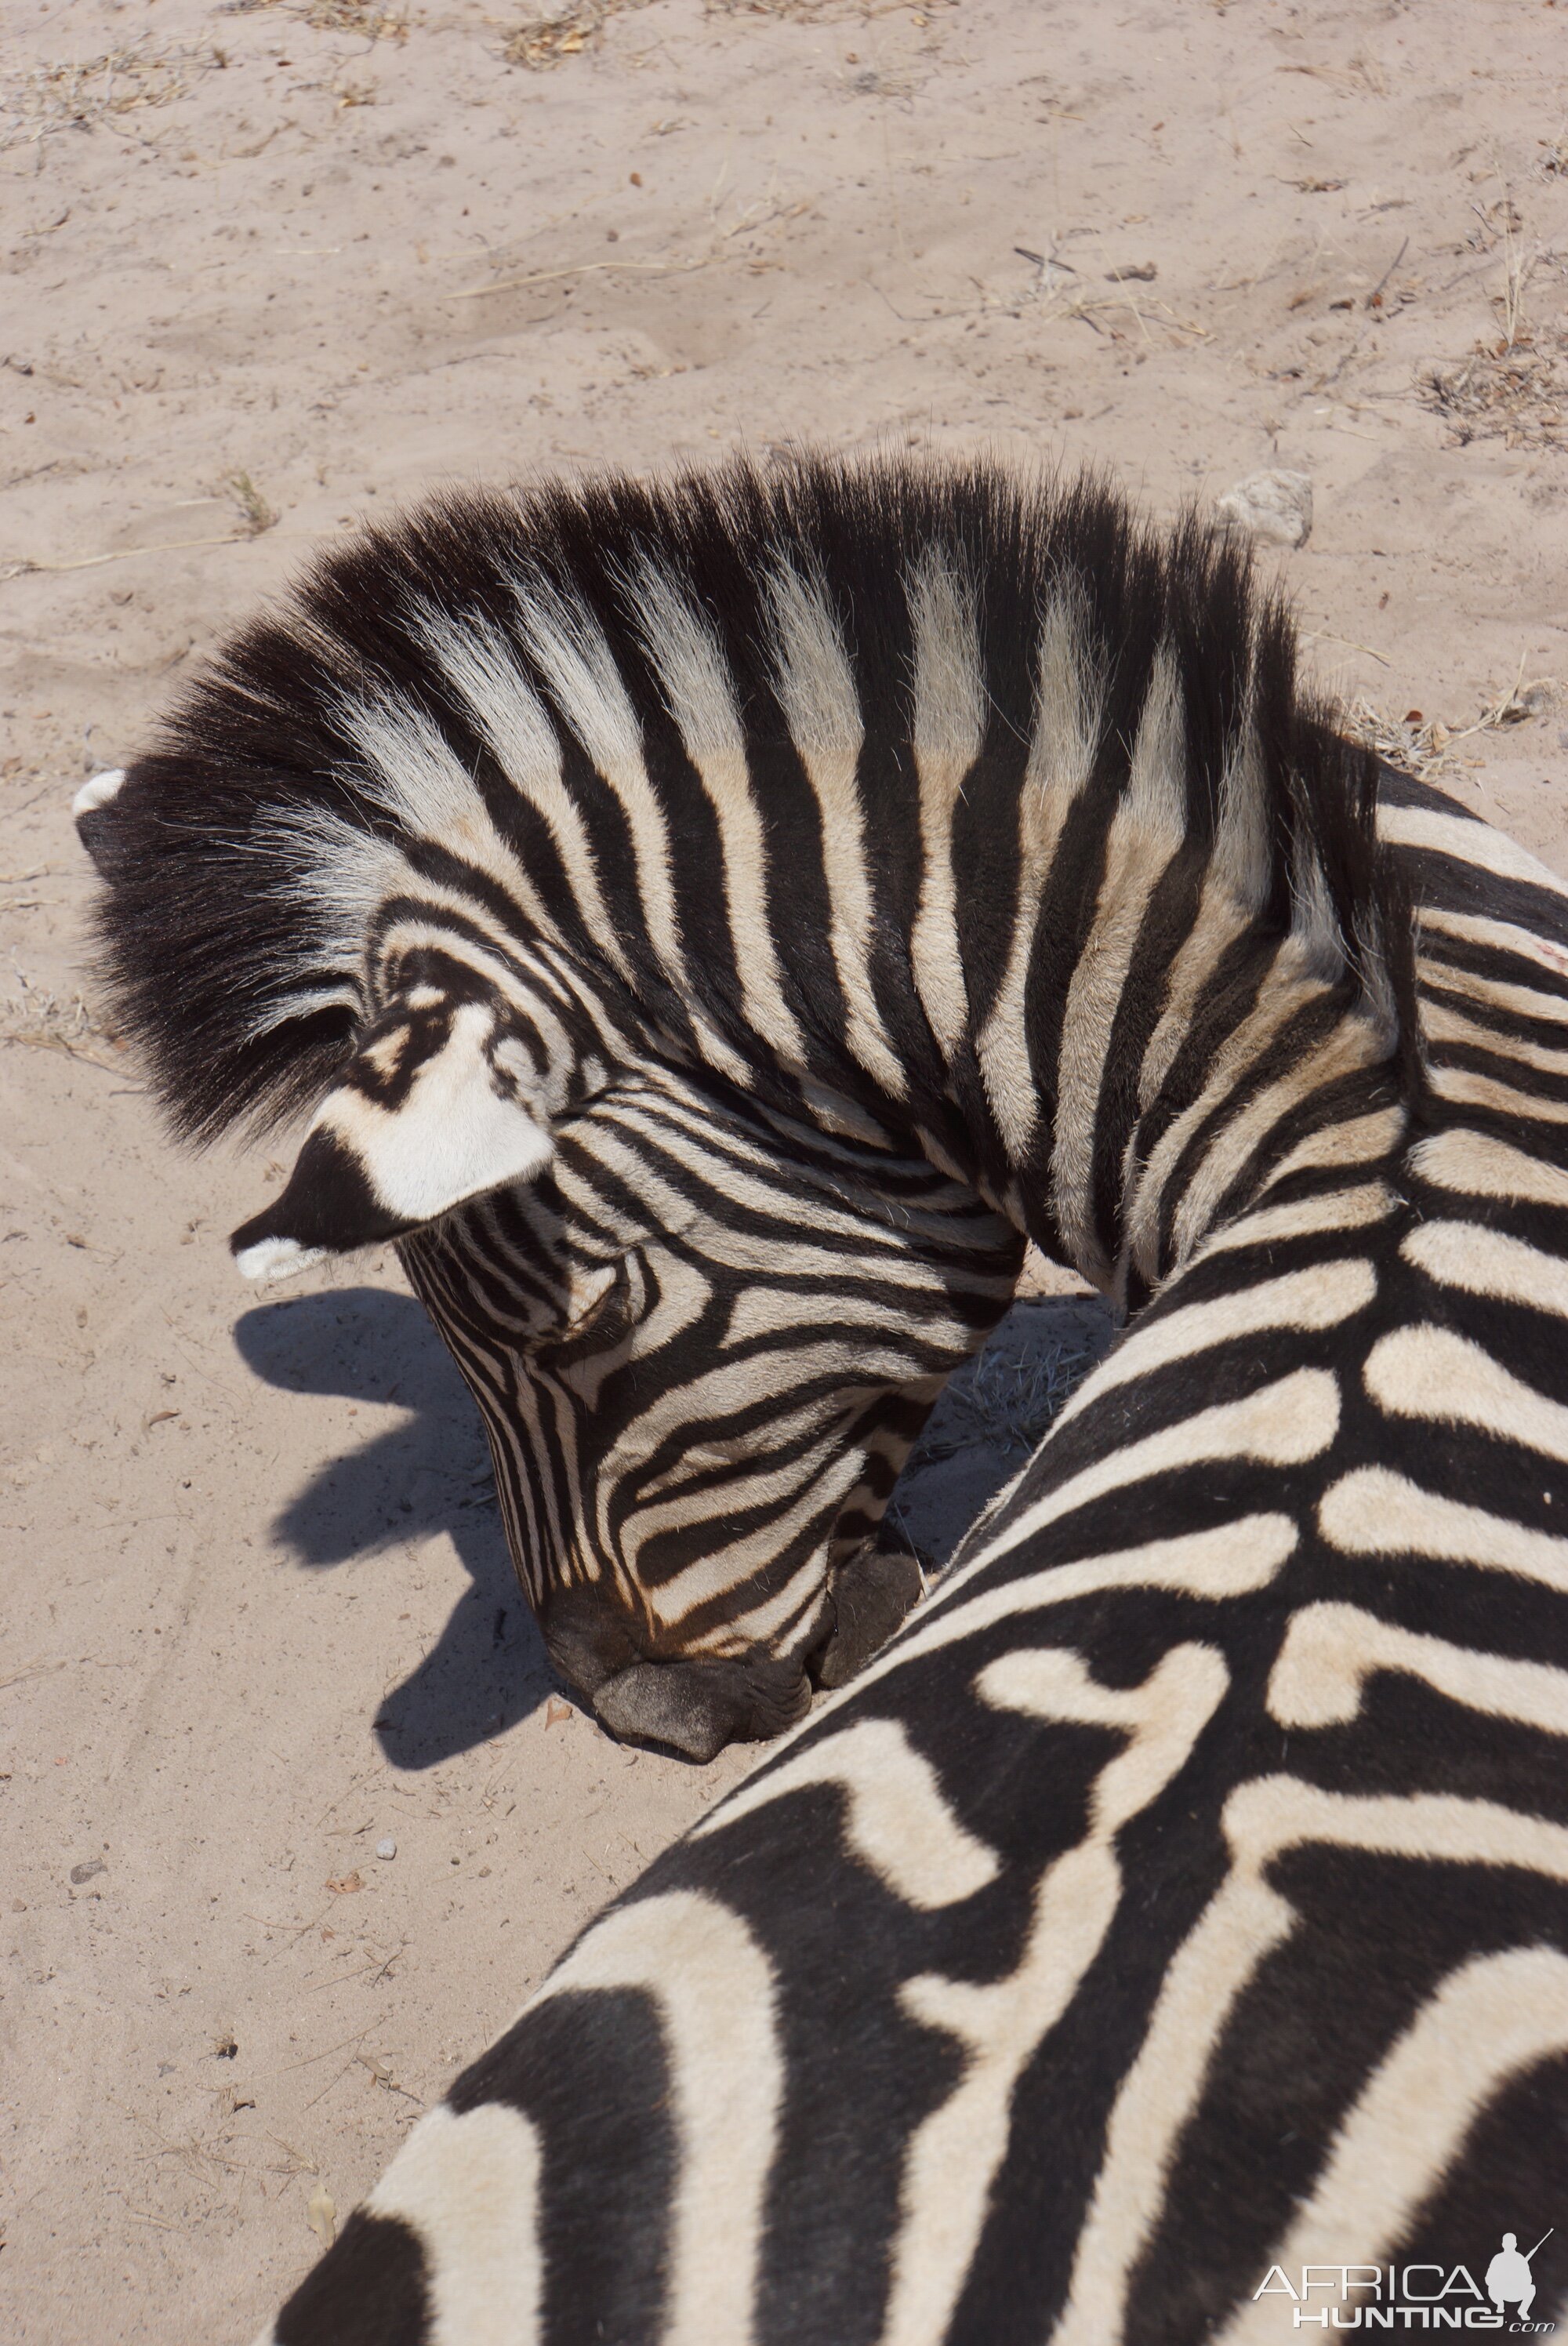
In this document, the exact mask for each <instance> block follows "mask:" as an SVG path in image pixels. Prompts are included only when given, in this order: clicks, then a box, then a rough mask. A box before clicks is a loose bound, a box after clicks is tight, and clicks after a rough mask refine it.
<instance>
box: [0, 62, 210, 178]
mask: <svg viewBox="0 0 1568 2346" xmlns="http://www.w3.org/2000/svg"><path fill="white" fill-rule="evenodd" d="M228 62H229V60H228V58H227V57H226V56H224V53H223V51H222V50H221V49H216V48H213V47H211V46H209V44H207V43H205V42H202V43H198V44H195V45H191V44H181V43H164V44H161V45H160V44H158V43H156V42H154V41H153V40H151V39H150V38H148V37H144V38H142V39H141V40H139V41H132V42H130V43H129V44H128V45H127V46H126V47H124V48H119V49H109V50H107V51H106V52H105V53H104V54H103V55H102V56H96V57H88V58H87V59H85V60H82V61H79V62H78V61H72V62H69V63H62V64H59V65H52V66H34V67H33V68H32V69H31V71H30V72H27V73H23V74H13V75H8V76H6V77H5V85H4V94H3V95H0V154H4V153H5V151H6V150H7V149H8V148H13V147H30V146H35V145H36V143H37V141H38V140H39V139H40V138H48V137H50V136H51V134H52V133H54V132H55V131H57V130H90V129H92V128H93V127H94V125H95V124H96V123H99V122H105V121H117V120H119V119H121V118H122V117H125V116H127V115H129V114H135V113H138V112H140V111H141V110H142V109H143V108H146V107H161V106H170V105H172V104H173V102H174V100H175V99H176V98H178V97H184V96H185V95H186V93H187V91H188V89H189V88H190V87H191V84H192V83H193V82H194V81H195V80H196V78H197V76H199V75H200V74H205V73H212V72H215V71H217V70H219V68H221V67H222V66H226V65H227V64H228Z"/></svg>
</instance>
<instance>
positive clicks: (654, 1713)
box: [593, 1661, 811, 1760]
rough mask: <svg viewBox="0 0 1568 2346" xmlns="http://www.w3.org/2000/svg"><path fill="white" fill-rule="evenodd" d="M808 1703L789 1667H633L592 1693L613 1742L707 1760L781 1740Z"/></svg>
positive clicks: (801, 1679)
mask: <svg viewBox="0 0 1568 2346" xmlns="http://www.w3.org/2000/svg"><path fill="white" fill-rule="evenodd" d="M810 1700H811V1689H810V1688H809V1685H808V1684H807V1682H806V1677H805V1673H804V1671H803V1670H802V1669H801V1668H800V1667H799V1663H795V1662H768V1661H759V1662H743V1661H728V1662H726V1661H715V1662H633V1663H632V1665H631V1666H630V1668H627V1669H624V1670H620V1671H617V1673H616V1676H615V1677H614V1678H606V1680H605V1681H604V1683H603V1685H602V1686H600V1687H598V1688H596V1690H595V1693H594V1697H593V1702H594V1709H595V1710H596V1712H597V1713H598V1716H599V1719H600V1721H601V1723H602V1724H603V1725H604V1726H606V1727H607V1728H608V1729H609V1730H610V1733H611V1734H612V1735H616V1736H619V1737H622V1738H623V1739H627V1740H630V1741H632V1742H636V1743H658V1744H662V1745H663V1746H664V1747H665V1748H666V1749H667V1750H671V1751H679V1752H682V1753H684V1754H685V1756H686V1758H687V1759H688V1760H711V1759H713V1758H714V1757H715V1756H716V1755H717V1754H718V1752H720V1751H722V1750H723V1749H724V1747H725V1745H726V1744H727V1743H750V1742H755V1741H758V1740H759V1739H762V1738H764V1737H767V1736H769V1735H780V1734H782V1733H783V1731H784V1729H785V1728H787V1727H793V1726H794V1724H795V1721H796V1720H797V1719H800V1718H802V1717H803V1716H804V1715H805V1712H806V1710H807V1709H808V1707H809V1703H810Z"/></svg>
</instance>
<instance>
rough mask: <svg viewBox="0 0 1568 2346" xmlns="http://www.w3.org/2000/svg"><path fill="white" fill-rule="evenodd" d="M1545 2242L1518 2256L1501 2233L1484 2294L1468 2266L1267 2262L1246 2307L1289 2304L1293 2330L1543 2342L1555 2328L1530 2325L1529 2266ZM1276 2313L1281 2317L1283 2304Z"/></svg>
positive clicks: (1532, 2281)
mask: <svg viewBox="0 0 1568 2346" xmlns="http://www.w3.org/2000/svg"><path fill="white" fill-rule="evenodd" d="M1553 2229H1555V2227H1553ZM1551 2238H1552V2231H1551V2230H1548V2231H1545V2232H1543V2234H1542V2235H1541V2238H1540V2239H1538V2240H1537V2241H1536V2243H1535V2246H1534V2247H1533V2248H1532V2249H1529V2250H1528V2251H1525V2252H1522V2251H1521V2249H1520V2246H1519V2235H1518V2234H1517V2232H1504V2234H1503V2236H1502V2247H1501V2248H1500V2249H1498V2251H1497V2254H1496V2255H1495V2256H1494V2257H1493V2258H1492V2262H1491V2263H1490V2264H1489V2265H1488V2266H1487V2268H1486V2285H1485V2288H1484V2289H1482V2288H1481V2285H1480V2284H1479V2283H1478V2282H1477V2281H1476V2280H1475V2277H1474V2275H1473V2274H1472V2273H1471V2270H1470V2268H1469V2266H1468V2265H1453V2266H1448V2265H1434V2264H1410V2265H1373V2264H1365V2265H1329V2264H1317V2265H1301V2266H1299V2267H1298V2268H1297V2269H1296V2270H1294V2271H1293V2272H1287V2270H1285V2267H1284V2266H1283V2265H1270V2266H1269V2268H1268V2271H1267V2273H1265V2275H1264V2277H1263V2279H1262V2280H1261V2281H1260V2282H1259V2284H1258V2286H1257V2289H1255V2290H1253V2292H1252V2296H1253V2302H1254V2303H1255V2304H1256V2303H1257V2300H1258V2299H1259V2298H1264V2297H1278V2298H1284V2299H1287V2300H1289V2304H1290V2326H1291V2328H1292V2329H1293V2330H1305V2329H1307V2328H1308V2327H1311V2328H1312V2329H1315V2330H1362V2331H1366V2330H1503V2331H1508V2332H1509V2333H1510V2334H1511V2335H1512V2336H1515V2337H1532V2338H1544V2337H1549V2336H1550V2335H1551V2333H1552V2332H1553V2331H1554V2330H1555V2329H1556V2327H1557V2324H1556V2323H1555V2322H1554V2321H1532V2319H1531V2307H1532V2305H1533V2304H1534V2302H1535V2292H1536V2288H1537V2281H1536V2277H1535V2274H1534V2271H1533V2270H1532V2267H1533V2265H1534V2261H1535V2259H1536V2258H1537V2257H1538V2256H1539V2255H1540V2253H1541V2251H1542V2249H1543V2248H1544V2247H1545V2246H1546V2243H1547V2241H1548V2240H1549V2239H1551ZM1489 2300H1490V2302H1489ZM1279 2310H1280V2313H1281V2315H1282V2316H1283V2314H1284V2311H1285V2308H1284V2306H1283V2305H1281V2307H1280V2309H1279Z"/></svg>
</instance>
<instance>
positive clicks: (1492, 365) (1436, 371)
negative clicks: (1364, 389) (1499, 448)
mask: <svg viewBox="0 0 1568 2346" xmlns="http://www.w3.org/2000/svg"><path fill="white" fill-rule="evenodd" d="M1416 393H1417V396H1418V398H1419V399H1420V402H1421V403H1422V405H1423V406H1425V407H1430V408H1431V409H1432V411H1433V412H1434V413H1436V414H1438V415H1441V416H1442V417H1444V418H1445V420H1446V421H1447V423H1449V426H1450V435H1449V440H1448V445H1449V446H1450V447H1453V448H1462V447H1464V446H1465V445H1466V444H1467V443H1468V442H1470V441H1471V440H1481V439H1502V440H1503V441H1505V442H1506V443H1507V444H1508V446H1509V447H1510V448H1523V447H1538V448H1539V447H1546V448H1551V447H1561V446H1563V441H1562V440H1561V439H1560V438H1559V437H1558V435H1559V434H1560V433H1562V432H1563V429H1564V427H1565V426H1568V334H1564V333H1563V332H1562V331H1558V332H1557V333H1555V334H1552V335H1547V336H1539V335H1534V334H1531V333H1528V332H1525V333H1521V334H1520V335H1518V337H1517V339H1515V340H1514V341H1512V342H1510V341H1509V340H1508V339H1507V337H1506V336H1504V338H1503V339H1502V341H1500V342H1477V344H1476V346H1475V348H1474V350H1473V351H1472V352H1471V354H1470V356H1469V358H1468V359H1464V360H1462V361H1460V362H1457V363H1442V364H1432V365H1428V366H1425V367H1422V368H1421V369H1420V371H1419V372H1418V374H1417V377H1416Z"/></svg>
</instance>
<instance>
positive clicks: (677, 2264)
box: [527, 1891, 784, 2346]
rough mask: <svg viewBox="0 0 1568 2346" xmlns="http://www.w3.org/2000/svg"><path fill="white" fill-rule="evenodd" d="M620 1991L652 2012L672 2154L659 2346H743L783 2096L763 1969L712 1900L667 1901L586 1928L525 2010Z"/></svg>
mask: <svg viewBox="0 0 1568 2346" xmlns="http://www.w3.org/2000/svg"><path fill="white" fill-rule="evenodd" d="M625 1988H631V1989H634V1990H639V1989H640V1990H642V1991H644V1992H645V1993H646V1994H648V1995H649V1996H651V1997H652V1998H653V2000H654V2002H655V2004H657V2009H658V2015H659V2020H660V2024H661V2026H662V2028H663V2032H664V2040H665V2052H666V2057H667V2062H668V2065H669V2103H670V2110H671V2115H672V2117H673V2118H674V2121H675V2128H676V2135H677V2142H678V2145H679V2156H680V2179H679V2183H678V2185H677V2191H676V2196H675V2206H674V2208H673V2210H672V2222H671V2228H670V2232H671V2237H670V2239H669V2245H668V2249H667V2262H666V2265H665V2277H666V2286H667V2311H666V2315H665V2321H664V2326H663V2328H662V2329H661V2330H660V2331H659V2338H660V2341H661V2346H717V2341H720V2340H722V2341H724V2346H750V2341H751V2340H752V2338H753V2337H754V2336H755V2334H756V2333H755V2328H754V2322H755V2309H756V2298H757V2281H758V2274H759V2266H760V2260H761V2252H762V2239H763V2219H764V2211H765V2207H766V2198H767V2188H768V2176H769V2168H770V2167H771V2165H772V2160H773V2146H774V2139H775V2136H776V2132H777V2128H778V2122H779V2107H780V2105H781V2102H782V2098H783V2086H784V2066H783V2061H782V2058H781V2055H780V2054H779V2042H778V2033H777V2027H776V2024H775V2016H774V1992H773V1975H772V1971H771V1968H770V1966H769V1962H768V1958H767V1956H766V1954H765V1953H763V1950H762V1949H761V1947H760V1946H759V1944H758V1943H757V1941H756V1940H755V1939H754V1938H753V1937H752V1935H751V1933H750V1932H749V1931H748V1929H747V1926H746V1924H745V1923H743V1922H742V1921H741V1919H740V1917H739V1915H738V1914H736V1913H732V1912H731V1910H730V1909H729V1908H728V1906H726V1905H724V1904H723V1903H722V1902H720V1901H719V1900H718V1899H717V1898H711V1897H705V1896H701V1895H699V1894H697V1892H692V1891H670V1892H666V1894H665V1895H664V1896H663V1897H660V1898H642V1899H638V1900H636V1902H634V1903H633V1904H631V1905H629V1906H621V1907H617V1908H615V1909H613V1910H612V1911H611V1913H608V1914H607V1915H606V1916H605V1918H604V1920H603V1921H602V1922H599V1923H595V1925H594V1927H593V1928H592V1929H591V1930H590V1931H589V1932H588V1933H587V1935H586V1936H585V1938H582V1939H580V1940H579V1941H578V1942H577V1944H576V1946H575V1948H574V1949H573V1950H572V1952H571V1953H570V1954H569V1955H567V1956H566V1957H565V1960H564V1962H562V1963H560V1964H557V1966H556V1968H555V1971H554V1972H553V1973H552V1974H551V1975H550V1977H549V1979H548V1980H547V1981H546V1982H545V1985H544V1987H543V1988H542V1989H541V1990H540V1992H539V1994H538V1995H537V1996H535V1999H534V2001H533V2004H531V2005H530V2006H528V2007H527V2008H528V2009H529V2010H531V2011H537V2009H538V2007H539V2005H540V2004H545V2003H546V2002H548V2001H549V1999H550V1998H551V1997H553V1996H558V1995H571V1994H579V1993H582V1992H584V1991H588V1990H595V1989H600V1990H606V1991H608V1992H610V1993H614V1992H615V1991H616V1990H618V1989H625Z"/></svg>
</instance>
